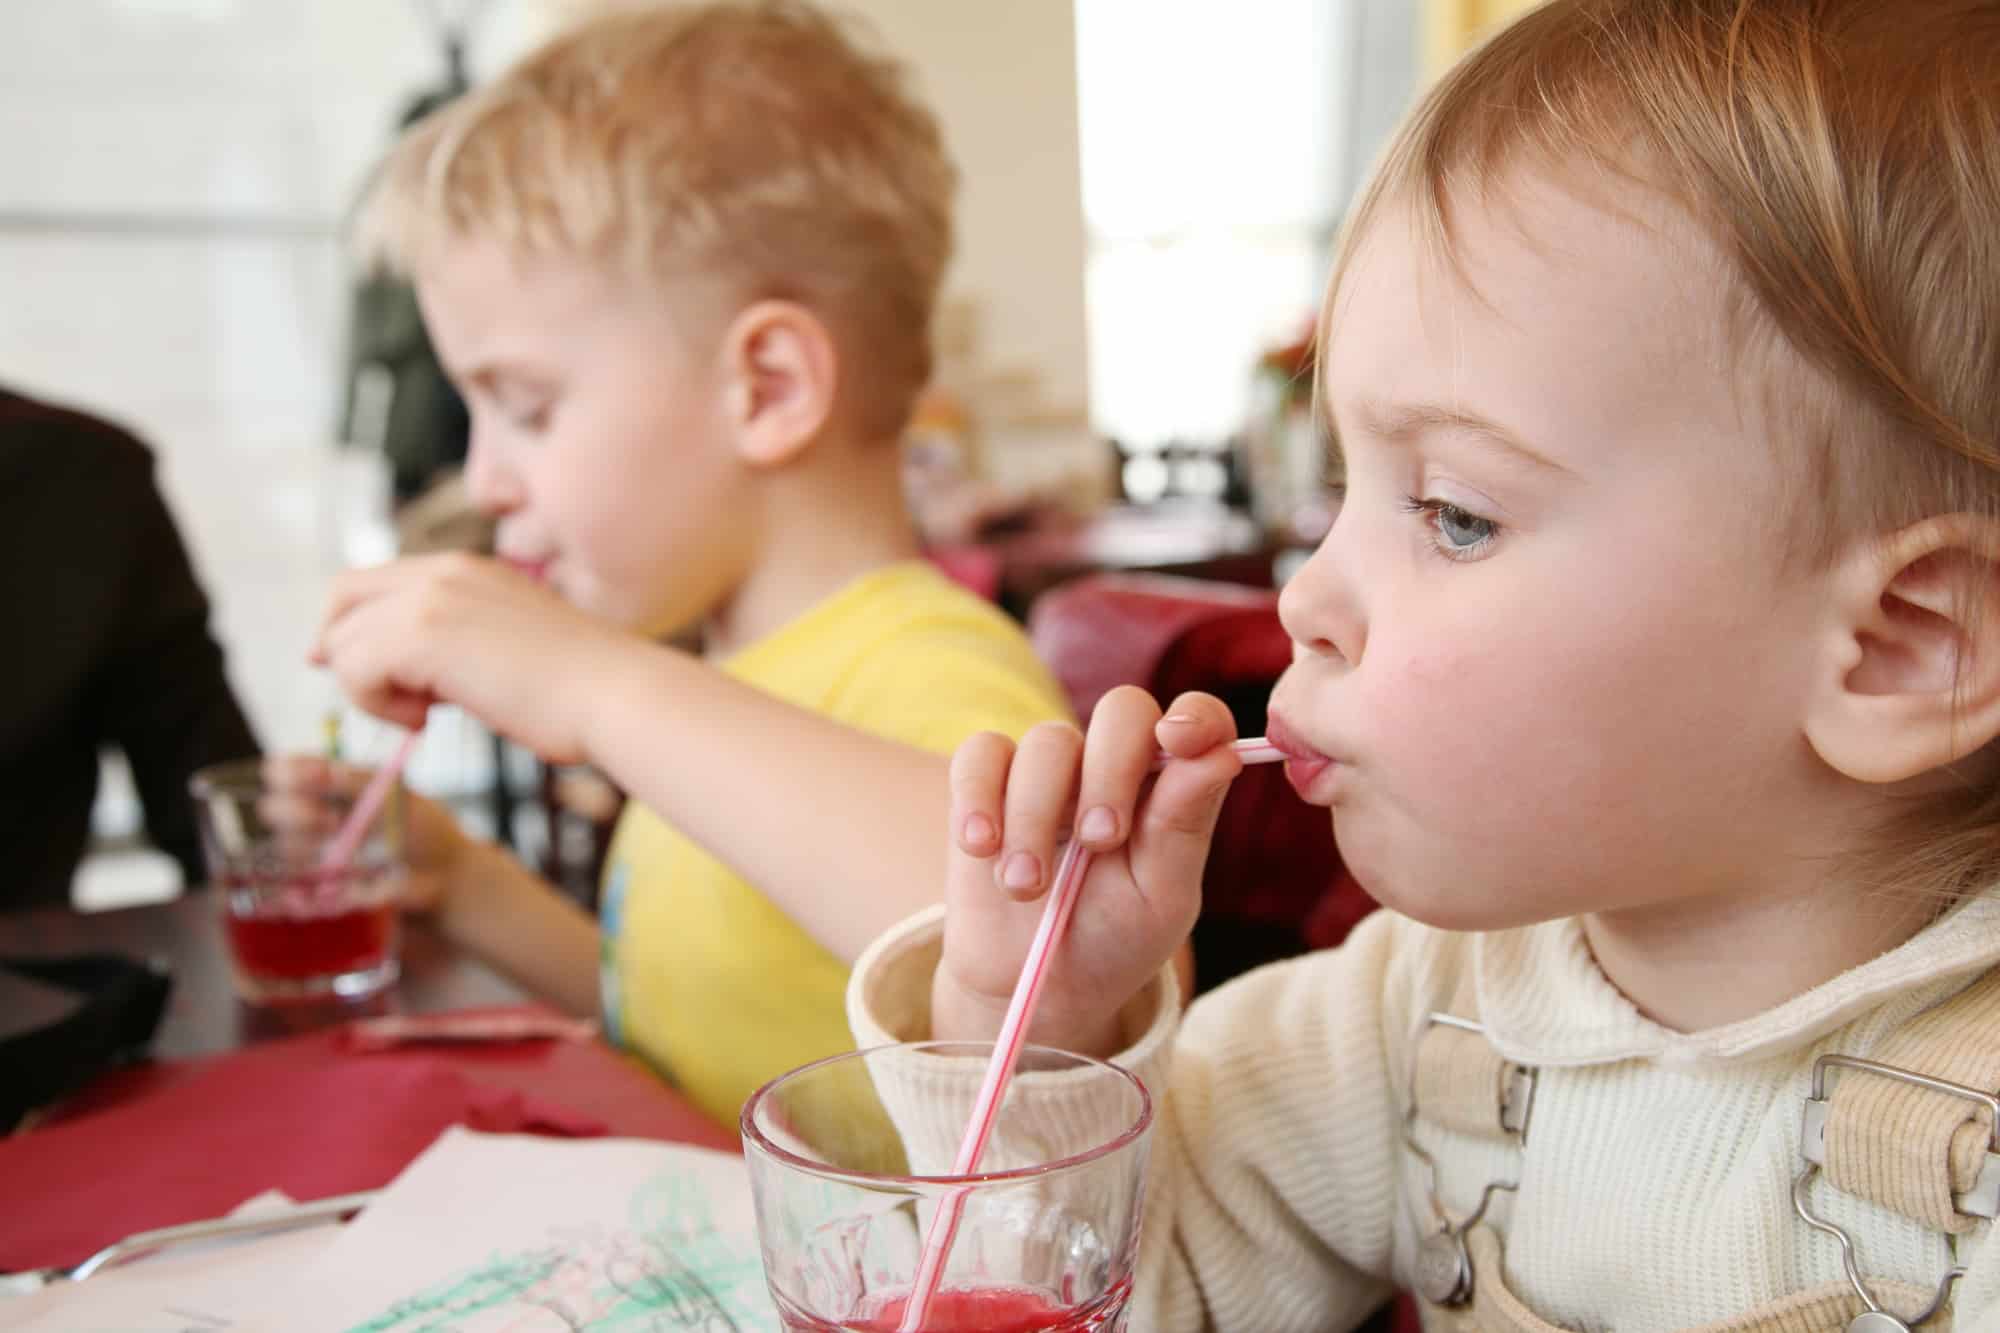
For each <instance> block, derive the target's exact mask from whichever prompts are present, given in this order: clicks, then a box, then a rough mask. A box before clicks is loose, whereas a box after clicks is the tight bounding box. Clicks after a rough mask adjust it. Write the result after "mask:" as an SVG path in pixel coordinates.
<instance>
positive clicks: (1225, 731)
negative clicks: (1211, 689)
mask: <svg viewBox="0 0 2000 1333" xmlns="http://www.w3.org/2000/svg"><path fill="white" fill-rule="evenodd" d="M1154 739H1155V740H1157V741H1158V742H1159V744H1160V748H1161V749H1163V750H1165V751H1166V752H1167V753H1168V754H1170V755H1172V756H1174V757H1175V758H1176V759H1193V758H1195V757H1196V756H1197V755H1202V754H1206V753H1207V752H1208V751H1210V750H1212V749H1214V748H1215V747H1216V746H1218V745H1227V744H1228V743H1229V742H1230V741H1233V740H1235V739H1236V719H1235V718H1234V717H1232V716H1231V715H1230V712H1229V705H1227V704H1225V703H1223V702H1222V700H1220V699H1218V698H1216V697H1215V696H1214V695H1212V694H1202V693H1199V692H1198V691H1190V692H1189V693H1186V694H1183V695H1180V696H1178V697H1177V698H1176V699H1175V700H1174V701H1173V703H1172V704H1170V705H1168V707H1167V712H1166V716H1165V717H1162V718H1161V719H1160V725H1159V726H1158V727H1156V728H1155V729H1154Z"/></svg>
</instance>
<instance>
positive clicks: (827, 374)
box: [722, 301, 839, 467]
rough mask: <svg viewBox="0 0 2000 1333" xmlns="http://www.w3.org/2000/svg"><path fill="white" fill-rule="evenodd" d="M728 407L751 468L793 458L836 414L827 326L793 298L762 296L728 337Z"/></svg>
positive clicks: (834, 365)
mask: <svg viewBox="0 0 2000 1333" xmlns="http://www.w3.org/2000/svg"><path fill="white" fill-rule="evenodd" d="M722 379H723V393H724V398H723V410H724V412H725V413H726V414H727V416H728V420H729V426H730V429H731V430H732V431H733V432H734V433H735V436H736V440H737V452H738V453H739V454H740V455H741V456H742V457H743V459H744V461H745V462H748V463H750V464H751V465H753V466H763V467H768V466H773V465H776V464H780V463H785V462H788V461H790V460H791V459H792V458H794V457H796V456H797V455H798V454H799V453H800V452H801V451H803V450H804V449H805V447H806V446H807V445H809V444H811V443H812V442H813V440H815V439H816V438H818V436H819V434H820V432H821V431H823V430H824V429H825V428H826V423H827V419H828V418H829V417H830V416H832V414H833V403H834V394H835V391H836V389H837V387H838V382H839V359H838V356H837V354H836V353H835V351H834V345H833V337H832V335H831V334H830V333H828V331H827V327H826V325H825V324H824V323H822V322H821V320H820V318H819V316H817V315H815V314H814V313H813V312H812V311H810V310H808V309H807V308H806V307H804V306H802V305H799V304H797V303H796V302H792V301H759V302H757V303H756V304H755V305H752V306H750V307H749V308H748V309H746V310H744V311H743V312H742V313H741V314H739V315H737V316H736V318H735V319H734V320H732V321H730V325H729V329H728V331H727V332H725V333H724V334H723V339H722Z"/></svg>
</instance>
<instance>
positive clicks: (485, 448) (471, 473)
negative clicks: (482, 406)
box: [465, 421, 521, 514]
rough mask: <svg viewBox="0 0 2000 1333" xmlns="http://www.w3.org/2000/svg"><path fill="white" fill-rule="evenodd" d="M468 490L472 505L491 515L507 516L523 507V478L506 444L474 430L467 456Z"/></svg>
mask: <svg viewBox="0 0 2000 1333" xmlns="http://www.w3.org/2000/svg"><path fill="white" fill-rule="evenodd" d="M465 490H466V494H467V495H469V496H470V497H471V498H472V503H473V504H474V505H476V506H478V507H479V509H480V510H482V511H483V512H485V513H488V514H505V513H507V512H509V511H510V510H513V509H516V508H519V507H520V504H521V476H520V473H519V472H518V471H516V470H515V467H514V465H513V462H512V461H511V460H510V459H509V458H508V457H507V449H506V446H505V445H502V444H498V443H496V442H495V441H494V440H493V439H492V437H491V436H490V435H488V434H487V432H485V431H482V430H481V429H480V428H479V425H478V423H477V421H475V422H474V424H473V427H472V438H471V440H470V441H469V442H468V444H467V447H466V453H465Z"/></svg>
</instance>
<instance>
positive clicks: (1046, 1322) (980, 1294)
mask: <svg viewBox="0 0 2000 1333" xmlns="http://www.w3.org/2000/svg"><path fill="white" fill-rule="evenodd" d="M1130 1294H1131V1287H1130V1285H1129V1284H1128V1283H1121V1284H1120V1285H1119V1286H1118V1288H1117V1289H1115V1290H1113V1291H1109V1292H1106V1293H1105V1294H1104V1295H1102V1296H1100V1297H1099V1298H1098V1299H1097V1300H1095V1301H1092V1302H1090V1304H1088V1305H1086V1306H1065V1305H1061V1304H1058V1303H1057V1302H1056V1301H1054V1300H1053V1299H1052V1298H1051V1297H1050V1296H1049V1295H1048V1294H1047V1293H1046V1292H1040V1291H1030V1290H1027V1289H1026V1288H1023V1287H940V1288H939V1289H938V1292H937V1295H935V1296H933V1297H932V1298H931V1306H930V1317H929V1318H927V1319H926V1320H925V1321H924V1326H923V1327H924V1333H1115V1330H1117V1329H1120V1328H1122V1327H1123V1326H1124V1317H1125V1298H1126V1297H1127V1296H1128V1295H1130ZM908 1301H909V1297H908V1296H907V1295H902V1296H892V1297H890V1298H888V1299H887V1300H885V1301H883V1302H882V1303H881V1305H880V1306H879V1308H878V1309H877V1310H876V1311H875V1312H873V1313H871V1314H869V1315H867V1316H866V1317H864V1318H861V1319H857V1320H850V1321H847V1322H844V1323H839V1324H830V1323H828V1322H826V1321H825V1320H823V1319H815V1318H813V1317H812V1316H810V1315H807V1316H800V1315H797V1314H793V1313H791V1312H789V1311H786V1310H784V1309H782V1308H781V1309H780V1310H779V1312H778V1313H779V1321H780V1322H781V1323H783V1324H784V1326H785V1327H786V1328H787V1329H788V1330H791V1333H898V1330H900V1329H901V1328H902V1326H903V1307H904V1305H905V1304H907V1303H908Z"/></svg>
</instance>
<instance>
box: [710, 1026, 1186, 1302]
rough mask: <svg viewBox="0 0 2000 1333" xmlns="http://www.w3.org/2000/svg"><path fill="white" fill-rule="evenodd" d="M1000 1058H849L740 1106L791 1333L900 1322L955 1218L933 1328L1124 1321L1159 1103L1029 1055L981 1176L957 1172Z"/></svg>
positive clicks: (870, 1054) (955, 1046) (916, 1046)
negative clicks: (973, 1115)
mask: <svg viewBox="0 0 2000 1333" xmlns="http://www.w3.org/2000/svg"><path fill="white" fill-rule="evenodd" d="M991 1051H992V1047H991V1045H990V1044H988V1043H984V1042H920V1043H910V1044H906V1045H900V1046H877V1047H873V1048H871V1049H868V1050H863V1051H855V1052H851V1053H849V1054H846V1055H837V1056H833V1057H831V1058H829V1059H825V1060H821V1061H818V1062H816V1063H814V1064H810V1065H806V1066H804V1067H803V1068H800V1069H795V1070H793V1071H792V1072H791V1073H789V1074H784V1075H782V1076H780V1077H779V1078H776V1079H774V1080H772V1081H771V1082H770V1083H768V1084H766V1085H765V1086H764V1087H763V1088H761V1089H759V1090H758V1092H757V1093H756V1094H755V1095H754V1096H753V1097H751V1099H750V1101H749V1102H748V1103H746V1104H745V1106H744V1108H743V1117H742V1128H743V1146H744V1155H745V1157H746V1158H747V1160H748V1162H749V1166H750V1181H751V1187H752V1190H753V1193H754V1197H755V1201H756V1208H757V1232H758V1239H759V1241H760V1243H761V1245H762V1249H763V1258H764V1276H765V1279H766V1281H767V1282H768V1284H769V1286H770V1289H771V1296H772V1299H773V1300H774V1301H775V1303H776V1304H777V1307H778V1315H779V1318H780V1319H781V1321H782V1322H783V1323H784V1326H785V1327H786V1328H787V1329H790V1330H794V1331H795V1333H802V1331H810V1333H829V1331H831V1330H865V1331H870V1333H877V1331H880V1330H893V1329H898V1328H900V1327H901V1324H902V1318H903V1312H904V1307H905V1305H906V1304H907V1302H908V1300H909V1295H910V1289H911V1286H912V1283H913V1281H914V1279H915V1276H916V1273H917V1269H918V1264H919V1260H920V1257H921V1255H922V1251H923V1246H924V1241H925V1236H926V1232H927V1230H928V1228H929V1226H930V1223H931V1219H932V1217H933V1216H934V1215H935V1213H936V1212H937V1210H938V1209H939V1208H940V1207H943V1206H954V1205H953V1204H952V1203H951V1202H950V1201H952V1199H953V1196H957V1199H956V1204H955V1206H959V1207H961V1209H962V1211H961V1213H960V1218H959V1223H958V1228H957V1232H956V1238H955V1240H954V1241H953V1244H952V1247H951V1251H950V1257H949V1260H948V1262H947V1264H946V1266H945V1268H944V1270H943V1276H942V1279H941V1281H940V1282H939V1284H938V1291H937V1295H936V1297H935V1299H934V1300H933V1302H932V1304H931V1306H930V1309H929V1313H928V1317H927V1318H926V1319H925V1320H924V1323H923V1325H922V1327H923V1328H924V1329H926V1330H942V1329H950V1330H953V1331H954V1333H982V1331H988V1330H997V1331H1001V1333H1045V1331H1049V1330H1064V1331H1066V1333H1067V1331H1071V1330H1078V1331H1080V1330H1098V1331H1099V1333H1115V1331H1116V1330H1120V1329H1123V1328H1124V1326H1125V1303H1126V1300H1127V1298H1128V1297H1129V1295H1130V1293H1131V1287H1132V1273H1133V1267H1134V1264H1135V1262H1136V1259H1137V1256H1138V1248H1139V1223H1140V1214H1141V1209H1142V1206H1143V1203H1144V1194H1145V1179H1146V1155H1147V1149H1148V1146H1149V1141H1150V1135H1151V1129H1152V1124H1153V1107H1152V1101H1151V1099H1150V1098H1149V1097H1148V1096H1147V1094H1146V1089H1145V1086H1144V1085H1143V1084H1141V1083H1140V1082H1139V1080H1138V1079H1137V1078H1135V1077H1133V1076H1132V1075H1131V1074H1130V1073H1128V1072H1127V1071H1125V1070H1123V1069H1120V1068H1118V1067H1117V1066H1116V1065H1111V1064H1107V1063H1105V1062H1104V1061H1101V1060H1093V1059H1090V1058H1088V1057H1085V1056H1080V1055H1072V1054H1070V1053H1068V1052H1065V1051H1057V1050H1050V1049H1048V1048H1046V1047H1037V1046H1030V1047H1027V1048H1025V1049H1024V1050H1023V1051H1022V1053H1021V1060H1020V1064H1019V1066H1018V1067H1017V1072H1016V1073H1015V1075H1014V1079H1013V1082H1012V1083H1011V1084H1010V1085H1009V1088H1008V1091H1007V1096H1006V1100H1005V1101H1004V1102H1003V1103H1002V1105H1001V1108H1000V1111H999V1114H998V1116H997V1118H996V1120H995V1124H994V1132H993V1136H992V1138H991V1140H990V1141H989V1146H988V1148H987V1152H986V1156H985V1157H984V1158H983V1159H982V1161H981V1163H980V1165H981V1167H982V1168H984V1169H983V1170H982V1173H981V1174H978V1175H972V1176H952V1175H947V1174H938V1173H941V1172H943V1171H946V1170H948V1169H949V1166H950V1162H951V1159H952V1157H953V1156H954V1155H955V1153H956V1150H957V1147H958V1140H959V1137H960V1136H961V1135H962V1134H963V1132H964V1129H965V1124H966V1118H967V1116H968V1115H969V1114H970V1111H971V1107H972V1101H973V1097H974V1095H975V1093H976V1091H977V1089H978V1085H979V1082H980V1076H981V1074H982V1073H983V1072H984V1070H985V1067H986V1062H987V1058H988V1056H989V1055H990V1054H991Z"/></svg>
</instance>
